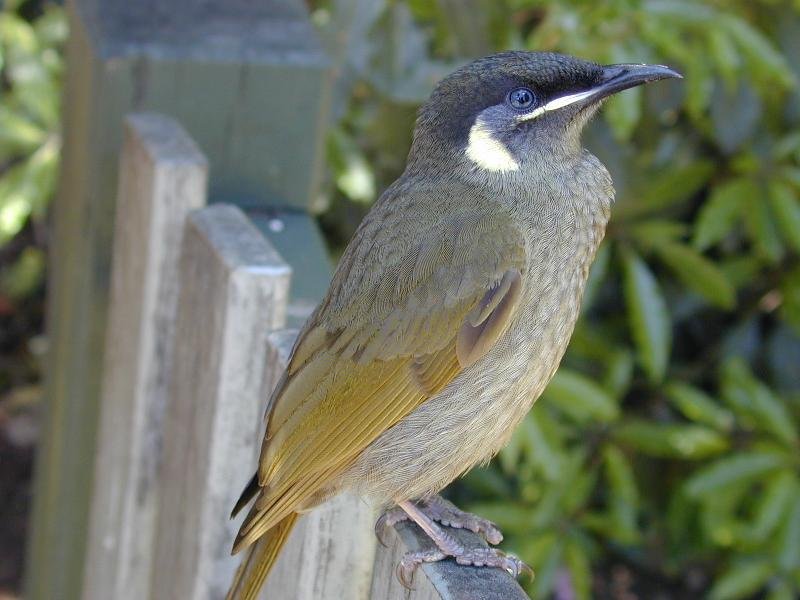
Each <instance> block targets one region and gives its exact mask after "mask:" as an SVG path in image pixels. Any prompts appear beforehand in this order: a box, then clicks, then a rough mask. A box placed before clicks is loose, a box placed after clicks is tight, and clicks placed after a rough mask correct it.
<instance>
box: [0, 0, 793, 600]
mask: <svg viewBox="0 0 800 600" xmlns="http://www.w3.org/2000/svg"><path fill="white" fill-rule="evenodd" d="M309 8H310V10H311V14H312V18H313V20H314V22H315V23H316V25H317V26H318V28H319V31H320V32H321V34H322V36H323V38H324V40H325V41H326V43H327V44H328V47H329V49H330V53H331V55H332V57H333V61H334V67H335V68H334V73H335V81H334V85H335V86H336V92H337V93H336V94H334V98H335V101H334V102H335V104H334V110H333V116H332V122H331V127H330V132H329V136H328V139H327V144H328V159H329V161H328V162H329V167H330V168H329V176H328V180H327V184H326V190H325V191H326V194H327V196H328V197H329V209H328V210H327V212H326V213H324V214H323V215H322V216H321V217H320V222H321V224H322V226H323V228H324V229H325V231H326V234H327V236H328V239H329V241H330V244H331V248H332V251H333V252H334V253H337V252H340V251H341V249H342V248H343V246H344V244H345V243H346V241H347V239H349V236H350V235H351V234H352V232H353V230H354V228H355V226H356V225H357V223H358V222H359V220H360V219H361V217H362V216H363V214H364V213H365V212H366V211H367V210H368V208H369V205H370V204H371V203H372V202H373V201H374V200H375V198H376V196H377V195H378V194H379V193H380V191H381V190H382V189H384V188H385V187H386V186H387V185H388V184H389V183H390V182H391V181H392V180H393V179H394V178H396V177H397V176H398V175H399V174H400V172H401V171H402V169H403V164H404V160H405V156H406V153H407V151H408V147H409V144H410V133H411V128H412V127H413V121H414V115H415V111H416V109H417V107H418V106H419V103H420V102H422V101H423V100H424V98H425V97H426V96H427V94H428V93H429V92H430V89H431V87H432V86H433V84H434V83H435V82H436V81H437V80H438V79H439V78H440V77H441V76H442V75H444V74H445V73H447V72H449V71H450V70H452V69H453V68H454V67H456V66H458V65H460V64H463V63H464V62H465V61H466V60H468V59H469V58H471V57H474V56H479V55H482V54H486V53H488V52H491V51H493V50H496V49H507V48H527V49H538V50H544V49H548V50H558V51H563V52H569V53H572V54H576V55H579V56H583V57H588V58H592V59H594V60H597V61H599V62H663V63H667V64H670V65H671V66H674V67H676V68H678V69H680V70H682V71H683V72H684V74H685V75H686V79H685V80H684V81H683V82H682V83H680V84H670V83H665V84H662V85H659V86H652V87H649V88H645V89H635V90H630V91H627V92H626V93H624V94H621V95H620V96H618V97H616V98H615V99H613V100H612V101H610V102H609V103H608V104H607V105H606V107H605V109H604V111H603V116H602V117H600V118H598V119H596V120H595V122H594V123H593V124H592V125H591V127H590V128H589V130H588V131H587V133H586V135H585V141H586V144H587V146H589V147H590V148H591V149H592V150H593V152H595V153H596V154H597V155H598V156H599V157H600V158H601V159H602V160H603V161H604V162H605V164H606V165H608V167H609V169H610V170H611V172H612V174H613V177H614V181H615V184H616V188H617V198H618V199H617V204H616V206H615V209H614V215H613V219H612V224H611V227H610V229H609V231H608V234H607V239H606V241H605V242H604V244H603V246H602V249H601V251H600V254H599V256H598V259H597V262H596V265H595V267H594V268H593V270H592V274H591V279H590V284H589V287H588V290H587V295H586V299H585V303H584V315H583V317H582V319H581V320H580V323H579V325H578V328H577V330H576V332H575V336H574V338H573V342H572V344H571V346H570V350H569V352H568V355H567V357H566V359H565V361H564V365H563V367H562V369H561V370H560V371H559V373H558V375H557V376H556V378H555V379H554V381H553V383H552V384H551V385H550V387H549V388H548V390H547V392H546V393H545V395H544V397H543V398H542V399H541V401H540V402H539V403H537V406H536V408H535V410H533V411H532V412H531V413H530V415H529V416H528V418H527V419H526V420H525V422H524V423H523V425H522V427H521V428H520V430H519V431H518V433H517V434H516V435H515V437H514V438H513V441H512V443H511V444H510V445H509V446H508V447H507V448H506V449H505V450H504V451H503V452H502V453H501V454H500V456H499V457H498V459H497V460H496V461H494V462H493V463H492V464H491V465H490V466H489V467H487V468H485V469H479V470H475V471H473V472H472V473H471V474H470V475H468V476H467V478H466V479H464V480H463V481H461V482H459V483H457V484H455V485H454V486H452V488H451V490H450V494H451V496H452V497H453V498H454V499H455V500H457V501H458V502H460V503H461V504H462V505H463V506H465V507H466V508H469V509H471V510H475V511H476V512H479V513H481V514H482V515H484V516H487V517H490V518H492V519H494V520H496V521H497V522H498V524H500V525H501V526H502V527H503V528H504V529H505V532H506V534H507V539H506V542H505V544H504V548H506V549H508V550H510V551H513V552H516V553H517V554H519V555H520V556H521V557H522V558H523V559H525V560H526V561H528V562H529V563H530V564H531V565H532V566H533V567H534V568H535V570H536V572H537V576H536V578H535V580H534V581H533V582H531V583H530V584H529V591H530V592H531V594H532V595H533V597H535V598H547V597H553V598H556V599H558V600H567V599H583V598H589V597H596V598H615V599H620V600H622V599H625V600H627V599H632V598H712V599H717V600H721V599H733V598H768V599H769V600H784V599H785V600H791V599H793V598H798V597H800V442H799V441H798V438H799V437H800V428H799V427H798V424H799V423H800V92H798V89H800V88H799V86H798V80H799V79H800V2H797V1H795V2H787V1H784V2H781V1H778V0H758V1H754V0H750V1H744V0H728V1H725V2H723V1H722V0H719V1H716V2H712V1H706V2H688V1H680V0H649V1H644V0H615V1H611V2H605V3H592V4H590V3H586V2H579V1H565V0H562V1H561V2H555V1H552V0H541V1H537V0H435V1H432V0H395V1H390V0H309ZM65 35H66V27H65V23H64V18H63V10H62V9H61V8H60V7H59V6H57V5H53V4H49V3H46V2H45V3H43V2H41V1H27V2H20V0H16V1H14V2H6V3H5V5H4V7H3V8H2V10H0V452H2V454H0V457H1V458H0V478H2V479H0V480H1V481H3V485H2V487H0V514H2V515H3V518H2V519H0V523H1V524H2V527H1V528H0V540H2V542H0V558H2V559H3V560H0V564H2V565H3V567H2V568H0V590H2V589H3V586H5V587H7V588H8V589H14V588H15V587H16V586H17V585H18V577H19V555H20V553H21V552H20V548H21V545H22V543H23V539H24V538H23V534H24V510H25V507H26V506H27V501H28V498H27V494H28V488H27V481H28V478H29V455H30V450H31V448H32V446H33V444H34V442H35V438H36V409H37V406H38V398H39V387H38V377H39V375H38V374H39V357H40V355H41V353H42V352H43V350H44V348H45V347H46V339H45V338H43V337H42V334H41V328H42V323H41V313H42V301H43V298H44V290H43V287H44V283H43V282H44V278H43V276H44V266H45V265H44V251H45V248H46V243H47V233H46V227H45V218H46V213H47V203H48V201H49V199H50V198H51V196H52V191H53V185H54V181H55V174H56V171H57V161H58V150H59V137H58V133H57V132H58V116H59V110H58V101H59V93H60V92H59V88H60V82H61V72H62V65H61V62H62V59H61V48H62V45H63V40H64V37H65ZM6 458H8V459H9V460H6ZM7 482H9V483H11V485H6V483H7ZM6 557H8V560H6ZM6 565H8V566H6Z"/></svg>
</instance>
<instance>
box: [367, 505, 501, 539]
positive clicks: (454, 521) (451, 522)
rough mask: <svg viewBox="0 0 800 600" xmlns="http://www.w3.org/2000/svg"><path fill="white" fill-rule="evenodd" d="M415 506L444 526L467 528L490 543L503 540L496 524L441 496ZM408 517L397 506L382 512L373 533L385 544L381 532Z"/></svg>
mask: <svg viewBox="0 0 800 600" xmlns="http://www.w3.org/2000/svg"><path fill="white" fill-rule="evenodd" d="M416 506H417V508H419V510H421V511H422V512H423V514H425V515H427V516H428V518H430V519H432V520H433V521H436V522H437V523H441V524H442V525H444V526H446V527H452V528H454V529H468V530H469V531H472V532H473V533H477V534H480V535H481V536H483V539H485V540H486V541H487V542H488V543H490V544H492V545H495V544H499V543H500V542H502V541H503V534H502V533H501V532H500V530H499V529H498V528H497V525H495V524H494V523H492V522H491V521H489V520H488V519H483V518H481V517H479V516H477V515H473V514H472V513H468V512H465V511H463V510H461V509H459V508H458V507H457V506H456V505H455V504H453V503H452V502H449V501H448V500H445V499H444V498H442V497H441V496H438V495H437V496H431V497H430V498H426V499H425V500H422V501H420V502H418V503H416ZM408 519H409V516H408V514H407V513H406V511H404V510H403V509H402V508H401V507H399V506H398V507H396V508H393V509H391V510H388V511H386V512H385V513H383V515H381V517H380V518H379V519H378V521H377V522H376V523H375V535H376V536H377V537H378V540H379V541H380V542H381V544H383V545H384V546H385V545H386V544H385V543H384V541H383V534H384V532H385V531H386V528H387V527H391V526H392V525H395V524H397V523H400V522H402V521H407V520H408Z"/></svg>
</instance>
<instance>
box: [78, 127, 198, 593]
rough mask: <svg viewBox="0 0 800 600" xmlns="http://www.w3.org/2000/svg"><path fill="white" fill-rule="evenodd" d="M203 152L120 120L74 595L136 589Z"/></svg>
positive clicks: (143, 571) (171, 130)
mask: <svg viewBox="0 0 800 600" xmlns="http://www.w3.org/2000/svg"><path fill="white" fill-rule="evenodd" d="M207 170H208V167H207V164H206V159H205V157H204V156H203V154H202V153H201V152H200V150H199V149H198V148H197V146H196V145H195V144H194V142H193V141H192V140H191V138H190V137H189V136H188V134H187V133H186V132H185V131H184V130H183V129H182V128H181V126H180V125H179V124H178V123H176V122H175V121H174V120H172V119H170V118H168V117H165V116H162V115H157V114H138V115H133V116H130V117H128V118H127V119H126V121H125V142H124V145H123V150H122V157H121V161H120V173H121V177H120V181H119V192H118V195H117V210H116V226H115V234H114V240H115V242H114V249H113V261H112V263H113V264H112V275H111V292H110V310H109V320H108V329H107V338H106V352H105V357H104V361H103V376H102V392H101V405H100V425H99V431H98V438H97V440H98V441H97V449H96V452H95V457H96V462H95V474H94V489H93V494H92V502H91V506H92V510H91V513H90V525H89V537H88V542H87V550H86V551H87V560H86V561H85V583H84V589H83V598H85V599H86V600H104V599H106V598H122V597H144V594H146V592H147V588H148V586H149V582H150V570H151V562H152V546H153V540H154V537H155V526H156V521H155V516H156V499H157V496H158V494H157V482H156V468H157V465H158V462H159V457H160V449H161V434H162V424H163V414H164V408H165V406H166V404H167V393H168V380H169V373H170V370H171V365H172V342H173V334H174V322H175V311H176V306H177V302H178V259H179V255H180V245H181V244H180V242H181V237H182V235H183V227H184V222H185V220H186V216H187V215H188V214H189V212H190V211H191V210H192V209H196V208H199V207H201V206H202V205H204V204H205V201H206V179H207Z"/></svg>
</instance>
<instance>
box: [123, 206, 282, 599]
mask: <svg viewBox="0 0 800 600" xmlns="http://www.w3.org/2000/svg"><path fill="white" fill-rule="evenodd" d="M289 274H290V270H289V266H288V265H287V264H286V263H285V262H283V260H282V259H281V258H280V256H278V254H277V253H276V252H275V251H274V250H273V249H272V247H271V246H270V245H269V244H268V243H267V242H266V240H265V239H264V237H263V236H262V235H261V234H260V233H259V232H258V230H257V229H256V228H255V227H254V226H253V224H252V223H251V222H250V221H249V220H248V218H247V217H246V216H245V215H244V213H242V211H241V210H239V209H238V208H235V207H233V206H229V205H218V206H210V207H208V208H205V209H202V210H200V211H198V212H195V213H193V214H192V215H191V216H190V217H189V220H188V223H187V227H186V232H185V235H184V241H183V254H182V257H181V267H180V286H181V290H180V300H179V303H178V319H177V324H176V331H175V344H174V352H175V353H174V361H173V371H172V374H171V383H170V389H171V398H170V403H169V406H168V409H167V420H166V423H165V428H164V457H163V465H162V469H161V480H160V490H159V492H160V493H159V496H160V498H159V502H158V507H159V514H158V536H157V540H156V545H155V547H154V548H152V549H151V554H152V556H153V560H154V565H155V567H154V568H153V572H152V577H153V586H152V590H151V592H150V594H149V596H142V597H145V598H146V597H149V598H152V599H154V600H155V599H159V600H171V599H174V600H184V599H186V600H216V599H217V598H222V597H224V595H225V592H226V590H227V589H228V585H229V584H230V581H231V579H232V576H233V571H234V570H235V568H236V564H237V562H238V559H235V558H233V557H232V556H231V555H230V547H231V543H232V541H233V538H234V535H235V532H236V529H237V527H236V525H237V523H235V522H231V521H229V520H228V519H227V515H228V513H229V512H230V509H231V507H232V506H233V504H234V503H235V502H236V499H237V497H238V494H239V492H240V491H241V488H242V487H243V485H244V483H246V482H247V481H248V480H249V479H250V476H251V475H252V472H253V468H254V465H255V462H256V458H257V455H258V449H259V446H260V444H259V438H260V434H261V432H262V430H263V416H264V405H265V390H264V389H263V387H262V384H263V373H264V367H265V365H266V364H267V357H266V353H267V335H268V334H269V332H270V331H272V330H274V329H275V327H278V326H281V325H283V324H284V322H285V319H286V300H287V295H288V289H289ZM240 520H241V519H240ZM131 597H136V596H131Z"/></svg>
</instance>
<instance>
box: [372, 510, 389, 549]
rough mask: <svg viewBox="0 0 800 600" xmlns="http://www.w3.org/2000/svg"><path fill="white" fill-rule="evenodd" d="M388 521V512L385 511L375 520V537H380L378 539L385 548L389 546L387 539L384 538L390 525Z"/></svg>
mask: <svg viewBox="0 0 800 600" xmlns="http://www.w3.org/2000/svg"><path fill="white" fill-rule="evenodd" d="M386 521H388V518H387V517H386V513H383V514H382V515H381V516H380V517H378V520H377V521H375V537H376V538H378V541H379V542H380V544H381V546H383V547H384V548H388V547H389V546H388V544H387V543H386V541H385V540H384V534H385V533H386V529H387V528H388V527H389V526H388V525H387V524H386Z"/></svg>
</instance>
